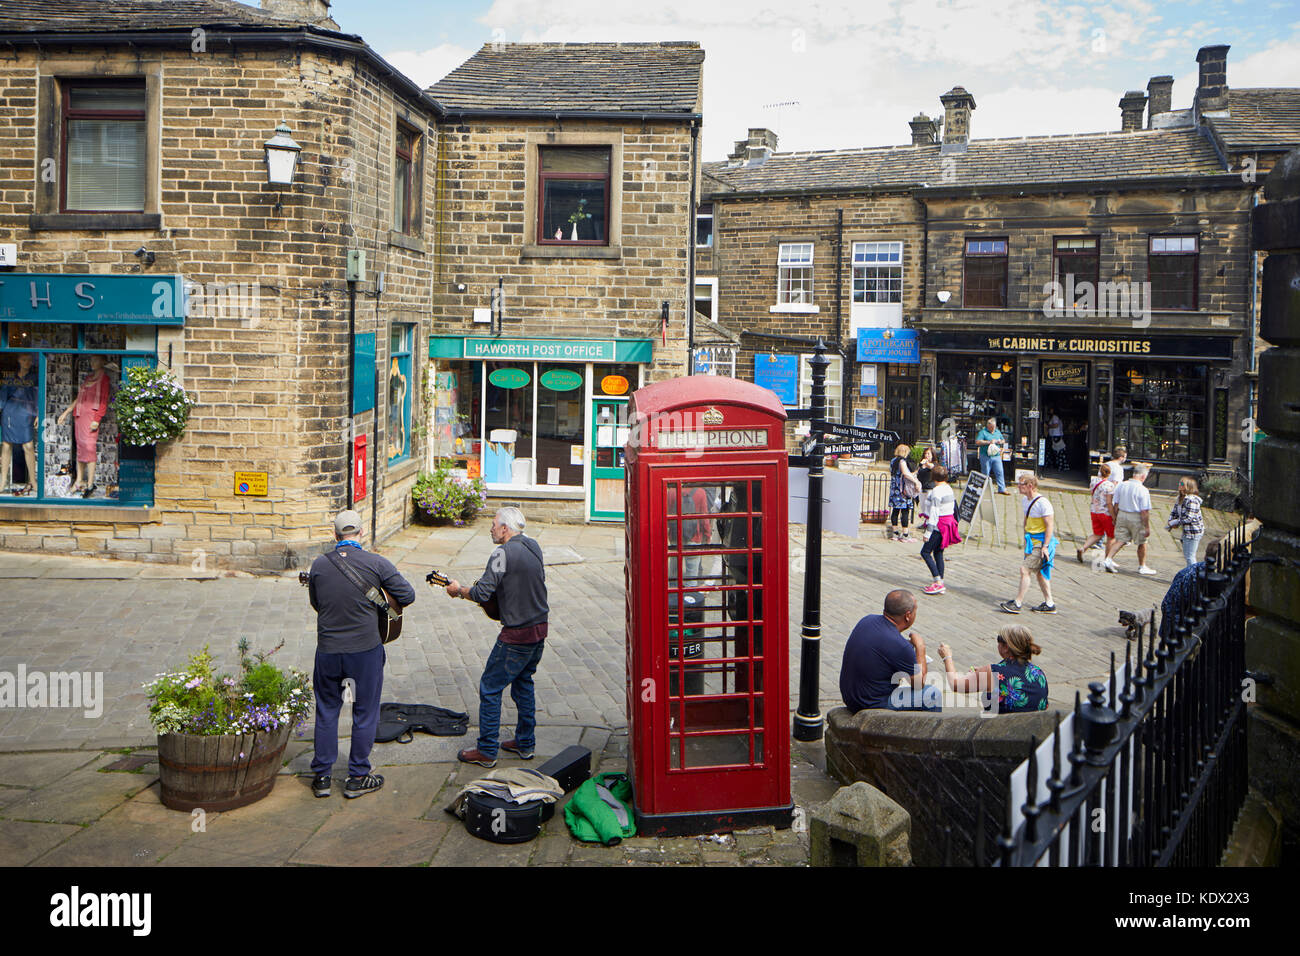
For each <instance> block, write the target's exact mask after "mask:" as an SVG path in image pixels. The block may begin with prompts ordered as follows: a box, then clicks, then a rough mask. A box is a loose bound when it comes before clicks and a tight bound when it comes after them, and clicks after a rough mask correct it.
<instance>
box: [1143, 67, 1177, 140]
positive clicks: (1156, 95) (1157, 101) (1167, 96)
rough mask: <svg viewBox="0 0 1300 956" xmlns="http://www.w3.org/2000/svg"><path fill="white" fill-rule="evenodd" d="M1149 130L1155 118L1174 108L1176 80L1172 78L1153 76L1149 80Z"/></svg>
mask: <svg viewBox="0 0 1300 956" xmlns="http://www.w3.org/2000/svg"><path fill="white" fill-rule="evenodd" d="M1147 95H1148V97H1149V101H1148V105H1147V129H1151V127H1152V125H1153V123H1152V120H1153V118H1154V117H1156V116H1159V115H1160V114H1161V113H1168V112H1169V111H1170V110H1172V109H1173V108H1174V78H1173V77H1172V76H1153V77H1151V79H1149V80H1147Z"/></svg>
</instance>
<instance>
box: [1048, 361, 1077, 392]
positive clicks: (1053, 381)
mask: <svg viewBox="0 0 1300 956" xmlns="http://www.w3.org/2000/svg"><path fill="white" fill-rule="evenodd" d="M1042 374H1043V384H1044V385H1077V386H1079V387H1080V388H1086V387H1087V385H1088V366H1087V364H1086V363H1084V362H1044V363H1043V366H1042Z"/></svg>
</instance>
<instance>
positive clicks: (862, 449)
mask: <svg viewBox="0 0 1300 956" xmlns="http://www.w3.org/2000/svg"><path fill="white" fill-rule="evenodd" d="M875 450H876V446H875V443H874V442H872V443H865V442H864V443H861V444H842V445H826V446H825V454H827V455H866V454H870V453H871V452H873V451H875Z"/></svg>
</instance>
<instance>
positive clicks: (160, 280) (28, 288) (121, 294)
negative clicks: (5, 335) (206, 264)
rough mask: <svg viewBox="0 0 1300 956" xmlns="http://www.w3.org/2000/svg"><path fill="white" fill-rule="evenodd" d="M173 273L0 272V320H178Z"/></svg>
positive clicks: (179, 291)
mask: <svg viewBox="0 0 1300 956" xmlns="http://www.w3.org/2000/svg"><path fill="white" fill-rule="evenodd" d="M185 310H186V299H185V280H184V279H183V278H182V277H181V276H179V275H147V276H146V275H129V276H120V275H63V274H55V273H48V274H46V273H37V272H9V273H4V274H0V322H85V323H101V322H102V323H111V324H113V325H119V324H120V325H184V324H185Z"/></svg>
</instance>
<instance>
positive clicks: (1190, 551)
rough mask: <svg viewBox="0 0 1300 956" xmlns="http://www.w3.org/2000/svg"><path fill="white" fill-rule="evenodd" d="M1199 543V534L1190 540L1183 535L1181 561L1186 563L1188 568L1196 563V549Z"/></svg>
mask: <svg viewBox="0 0 1300 956" xmlns="http://www.w3.org/2000/svg"><path fill="white" fill-rule="evenodd" d="M1200 543H1201V535H1199V534H1198V535H1196V536H1195V537H1191V538H1189V537H1188V536H1187V535H1183V560H1184V561H1186V562H1187V566H1188V567H1189V568H1190V567H1191V566H1192V565H1193V564H1195V563H1196V548H1197V546H1198V545H1199V544H1200Z"/></svg>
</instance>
